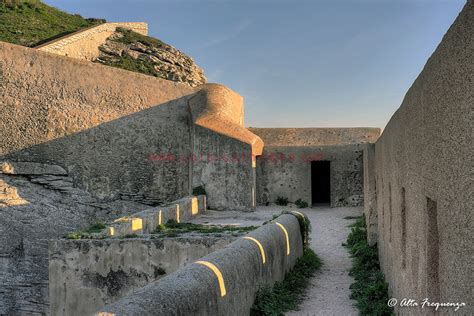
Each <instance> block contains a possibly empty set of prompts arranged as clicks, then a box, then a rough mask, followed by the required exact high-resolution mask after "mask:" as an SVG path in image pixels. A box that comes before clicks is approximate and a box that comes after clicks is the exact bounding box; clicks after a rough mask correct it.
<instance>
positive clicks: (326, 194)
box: [311, 160, 331, 204]
mask: <svg viewBox="0 0 474 316" xmlns="http://www.w3.org/2000/svg"><path fill="white" fill-rule="evenodd" d="M330 176H331V164H330V162H329V161H324V160H323V161H311V197H312V201H313V204H330V203H331V180H330V178H331V177H330Z"/></svg>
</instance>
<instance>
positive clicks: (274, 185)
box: [250, 128, 380, 207]
mask: <svg viewBox="0 0 474 316" xmlns="http://www.w3.org/2000/svg"><path fill="white" fill-rule="evenodd" d="M250 130H251V131H252V132H253V133H255V134H257V135H258V136H260V137H262V139H263V141H264V142H265V148H264V151H263V155H262V156H260V157H258V159H257V203H259V204H266V203H274V202H275V200H276V199H277V198H278V197H284V198H288V199H289V201H290V202H293V203H294V202H295V201H296V200H298V199H302V200H303V201H305V202H307V203H309V204H310V205H311V204H312V196H311V161H318V160H324V161H330V169H331V170H330V191H331V206H333V207H336V206H348V205H349V206H359V205H362V204H363V171H362V170H363V162H362V151H363V149H364V147H365V144H366V143H368V142H374V141H375V140H376V139H377V137H378V135H379V133H380V130H379V129H378V128H347V129H343V128H333V129H331V128H301V129H287V128H251V129H250Z"/></svg>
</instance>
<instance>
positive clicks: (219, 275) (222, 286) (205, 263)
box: [195, 261, 226, 296]
mask: <svg viewBox="0 0 474 316" xmlns="http://www.w3.org/2000/svg"><path fill="white" fill-rule="evenodd" d="M195 263H197V264H201V265H203V266H206V267H208V268H209V269H211V270H212V272H214V274H215V275H216V277H217V282H219V289H220V290H221V296H225V295H226V291H225V284H224V278H223V277H222V273H221V271H219V269H218V268H217V267H216V266H215V265H214V264H212V263H210V262H208V261H196V262H195Z"/></svg>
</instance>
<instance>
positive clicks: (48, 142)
mask: <svg viewBox="0 0 474 316" xmlns="http://www.w3.org/2000/svg"><path fill="white" fill-rule="evenodd" d="M0 59H1V60H2V61H3V63H2V64H3V73H4V79H3V84H2V87H3V97H2V98H1V99H0V102H1V103H2V106H1V107H0V116H1V117H2V118H3V119H2V120H1V121H0V133H1V137H0V158H3V159H12V160H19V161H39V162H48V161H51V162H54V163H55V164H58V165H61V166H62V167H63V168H65V169H66V170H67V171H68V172H69V174H70V175H71V176H72V177H73V178H74V180H75V185H78V186H80V187H81V188H83V189H86V190H88V191H90V192H93V194H95V195H96V196H99V197H101V198H117V197H121V196H123V197H124V198H129V199H142V200H146V199H149V200H150V203H155V202H156V203H159V202H160V201H161V200H163V199H168V200H173V199H176V198H179V197H181V196H184V195H187V194H189V171H188V168H189V166H188V164H187V163H186V162H185V163H172V164H170V163H164V162H159V161H158V162H157V161H150V159H149V157H150V155H151V154H153V153H156V152H163V151H164V152H169V151H171V152H173V153H176V154H177V153H179V154H181V153H184V152H189V149H190V143H189V123H188V116H189V114H188V108H187V99H186V98H187V96H189V95H191V94H192V93H193V92H194V90H193V89H192V88H190V87H189V86H186V85H180V84H175V83H172V82H169V81H166V80H160V79H157V78H153V77H149V76H145V75H140V74H135V73H132V72H128V71H123V70H119V69H115V68H111V67H105V66H101V65H97V64H92V63H90V62H87V61H80V60H75V59H70V58H65V57H61V56H57V55H51V54H47V53H43V52H40V51H37V50H34V49H29V48H24V47H20V46H15V45H10V44H6V43H0ZM163 181H165V182H163ZM164 183H167V185H163V184H164Z"/></svg>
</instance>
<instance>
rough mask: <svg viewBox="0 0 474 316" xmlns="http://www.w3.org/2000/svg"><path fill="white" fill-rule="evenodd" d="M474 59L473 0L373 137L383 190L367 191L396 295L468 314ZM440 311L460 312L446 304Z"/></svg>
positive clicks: (471, 310)
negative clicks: (456, 306)
mask: <svg viewBox="0 0 474 316" xmlns="http://www.w3.org/2000/svg"><path fill="white" fill-rule="evenodd" d="M473 60H474V2H473V1H468V2H467V4H466V6H465V7H464V9H463V11H462V12H461V13H460V15H459V16H458V18H457V19H456V21H455V22H454V24H453V25H452V26H451V28H450V29H449V31H448V32H447V33H446V35H445V36H444V38H443V40H442V42H441V43H440V44H439V46H438V48H437V49H436V51H435V52H434V53H433V55H432V56H431V57H430V59H429V60H428V62H427V64H426V65H425V67H424V69H423V71H422V72H421V74H420V75H419V76H418V78H417V79H416V80H415V82H414V83H413V85H412V86H411V88H410V89H409V90H408V92H407V94H406V96H405V98H404V100H403V103H402V105H401V107H400V108H399V109H398V110H397V111H396V112H395V114H394V115H393V116H392V118H391V119H390V122H389V123H388V125H387V127H386V128H385V130H384V132H383V134H382V136H381V137H380V139H379V140H378V141H377V143H376V144H375V161H374V163H375V169H373V170H372V176H373V177H374V178H375V183H376V191H375V192H373V191H369V194H370V192H372V195H373V196H372V197H370V199H374V200H376V206H375V207H376V211H377V215H378V216H377V219H378V220H377V222H378V225H377V234H378V247H379V253H380V261H381V266H382V270H383V272H384V273H385V276H386V279H387V281H388V282H389V284H390V287H389V292H390V296H392V297H395V298H397V299H399V300H400V299H402V298H412V299H415V300H417V301H419V302H421V301H422V300H423V299H425V298H428V299H429V301H430V302H454V303H455V302H464V303H466V304H467V306H466V307H464V308H462V309H461V310H459V311H458V313H461V314H464V315H472V314H474V305H473V304H472V303H473V302H474V297H473V292H472V284H473V282H474V281H473V276H472V271H473V261H472V254H473V253H474V248H473V243H472V240H473V239H474V226H473V223H474V221H473V218H472V215H473V212H472V210H473V209H474V204H473V199H472V192H473V181H472V153H473V148H472V121H473V116H472V113H473V111H472V109H473V108H472V106H473V104H474V63H473ZM368 176H369V177H370V174H369V175H368ZM368 182H369V183H370V179H369V180H368ZM366 207H370V204H369V205H366ZM366 212H369V213H370V210H366ZM369 229H372V230H373V229H375V227H374V226H372V225H371V226H369ZM396 312H397V313H400V314H413V313H415V312H416V313H423V314H428V313H430V312H433V311H432V309H428V308H424V309H420V308H419V309H418V310H416V309H415V308H398V307H397V308H396ZM439 314H455V313H454V312H453V308H450V309H446V308H441V310H440V311H439Z"/></svg>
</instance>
